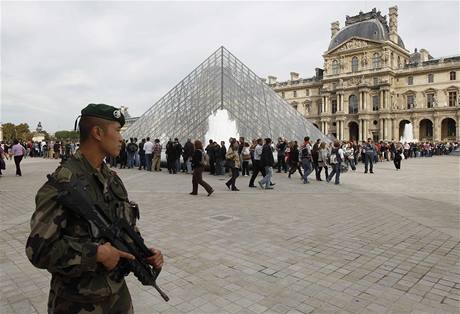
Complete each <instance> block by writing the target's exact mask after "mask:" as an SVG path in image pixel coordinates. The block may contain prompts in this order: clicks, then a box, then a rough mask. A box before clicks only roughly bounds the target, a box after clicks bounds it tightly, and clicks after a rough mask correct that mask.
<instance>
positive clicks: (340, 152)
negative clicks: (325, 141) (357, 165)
mask: <svg viewBox="0 0 460 314" xmlns="http://www.w3.org/2000/svg"><path fill="white" fill-rule="evenodd" d="M338 153H339V155H340V158H341V159H342V160H345V157H344V156H343V149H341V148H339V152H338Z"/></svg>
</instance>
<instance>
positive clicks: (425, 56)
mask: <svg viewBox="0 0 460 314" xmlns="http://www.w3.org/2000/svg"><path fill="white" fill-rule="evenodd" d="M428 60H430V53H429V52H428V50H426V49H424V48H422V49H420V61H421V62H425V61H428Z"/></svg>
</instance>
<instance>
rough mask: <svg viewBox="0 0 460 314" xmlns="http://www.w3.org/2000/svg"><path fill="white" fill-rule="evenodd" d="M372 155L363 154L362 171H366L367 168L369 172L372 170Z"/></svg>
mask: <svg viewBox="0 0 460 314" xmlns="http://www.w3.org/2000/svg"><path fill="white" fill-rule="evenodd" d="M373 159H374V155H373V154H364V172H367V170H368V168H369V170H370V171H371V172H373V171H374V162H373Z"/></svg>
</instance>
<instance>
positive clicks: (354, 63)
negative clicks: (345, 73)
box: [351, 57, 358, 72]
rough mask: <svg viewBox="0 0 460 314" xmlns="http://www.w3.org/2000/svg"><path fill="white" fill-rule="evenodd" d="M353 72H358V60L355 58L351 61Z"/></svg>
mask: <svg viewBox="0 0 460 314" xmlns="http://www.w3.org/2000/svg"><path fill="white" fill-rule="evenodd" d="M351 72H358V58H357V57H353V58H352V59H351Z"/></svg>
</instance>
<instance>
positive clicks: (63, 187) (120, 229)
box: [48, 175, 169, 302]
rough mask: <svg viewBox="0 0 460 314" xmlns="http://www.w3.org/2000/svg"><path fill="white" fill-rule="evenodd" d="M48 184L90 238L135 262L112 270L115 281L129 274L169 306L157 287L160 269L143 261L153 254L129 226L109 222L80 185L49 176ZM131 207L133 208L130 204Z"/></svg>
mask: <svg viewBox="0 0 460 314" xmlns="http://www.w3.org/2000/svg"><path fill="white" fill-rule="evenodd" d="M48 179H49V180H50V181H51V183H52V184H53V183H55V184H53V185H55V186H56V187H57V188H58V197H57V200H58V202H59V203H60V204H61V205H62V206H64V207H65V208H66V210H69V211H71V212H72V213H73V214H75V215H77V216H78V217H80V218H82V219H84V220H86V221H87V222H88V223H89V225H90V227H91V233H92V235H93V237H95V238H98V239H104V240H106V241H108V242H110V243H111V244H112V246H114V247H116V248H117V249H118V250H121V251H124V252H128V253H131V254H132V255H134V257H135V258H136V259H135V260H132V261H128V260H125V259H123V260H121V261H120V262H119V264H118V265H117V267H116V269H115V272H114V273H115V277H114V279H115V280H121V278H123V277H124V276H125V275H128V274H129V273H130V272H133V273H134V276H136V277H137V279H138V280H139V281H140V282H141V283H142V284H143V285H145V286H147V285H149V286H153V287H154V288H155V289H156V290H157V291H158V292H159V293H160V295H161V297H162V298H163V299H164V300H165V301H166V302H168V301H169V297H168V296H167V295H166V294H165V293H164V292H163V291H162V290H161V289H160V288H159V287H158V286H157V284H156V279H157V277H158V275H159V274H160V272H161V268H160V269H155V268H153V267H152V266H151V265H150V264H148V262H147V261H146V258H148V257H150V256H152V255H153V253H152V252H151V251H150V250H149V249H148V248H147V247H146V246H145V244H144V239H142V237H141V236H140V235H139V234H138V233H137V232H136V231H135V230H134V229H133V228H132V227H131V226H130V225H129V224H128V222H127V221H126V220H125V219H124V218H117V219H115V220H113V221H112V219H111V218H110V217H108V216H107V215H106V214H105V212H104V208H106V207H107V206H106V204H105V203H102V202H94V201H93V200H91V199H90V198H89V197H88V191H87V189H86V187H85V186H84V185H83V184H82V182H81V181H80V180H79V179H78V178H76V177H75V176H72V178H71V179H70V182H69V183H60V184H56V182H52V181H53V180H54V181H55V179H54V178H53V177H51V176H50V175H48ZM132 206H133V207H134V206H136V207H137V205H136V204H134V203H132Z"/></svg>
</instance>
